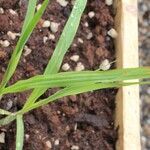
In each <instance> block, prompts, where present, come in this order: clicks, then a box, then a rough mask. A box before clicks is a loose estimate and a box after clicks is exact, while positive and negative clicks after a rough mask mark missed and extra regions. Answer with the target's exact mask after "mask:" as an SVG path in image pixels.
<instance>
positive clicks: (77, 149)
mask: <svg viewBox="0 0 150 150" xmlns="http://www.w3.org/2000/svg"><path fill="white" fill-rule="evenodd" d="M71 150H79V146H76V145H73V146H72V147H71Z"/></svg>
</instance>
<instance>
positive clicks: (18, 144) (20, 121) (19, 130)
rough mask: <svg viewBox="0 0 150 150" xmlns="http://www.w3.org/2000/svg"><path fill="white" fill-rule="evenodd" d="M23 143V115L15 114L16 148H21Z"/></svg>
mask: <svg viewBox="0 0 150 150" xmlns="http://www.w3.org/2000/svg"><path fill="white" fill-rule="evenodd" d="M23 143H24V123H23V116H22V115H17V134H16V150H22V149H23Z"/></svg>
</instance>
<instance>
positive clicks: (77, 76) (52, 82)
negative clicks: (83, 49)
mask: <svg viewBox="0 0 150 150" xmlns="http://www.w3.org/2000/svg"><path fill="white" fill-rule="evenodd" d="M146 78H150V68H148V67H147V68H129V69H114V70H109V71H82V72H65V73H57V74H52V75H40V76H36V77H32V78H30V79H28V80H22V81H18V82H17V83H16V84H14V85H12V86H10V87H7V88H5V89H4V90H3V91H2V94H7V93H15V92H21V91H25V90H29V89H33V88H36V87H41V88H53V87H67V86H71V85H72V86H74V85H80V84H87V83H88V84H90V83H99V82H119V81H125V80H132V79H146Z"/></svg>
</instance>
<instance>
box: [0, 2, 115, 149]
mask: <svg viewBox="0 0 150 150" xmlns="http://www.w3.org/2000/svg"><path fill="white" fill-rule="evenodd" d="M6 1H7V2H6ZM41 2H42V1H40V3H41ZM26 3H27V1H26V0H21V1H19V0H13V1H12V0H5V1H4V0H0V7H2V8H3V9H4V11H5V12H4V14H0V20H1V22H0V40H8V35H7V32H8V31H11V32H12V33H20V32H21V27H22V24H23V19H24V16H25V12H26V6H27V5H26ZM9 9H12V10H14V11H16V12H17V14H18V15H12V14H10V13H9ZM71 9H72V4H71V1H68V4H67V6H66V7H62V6H61V5H60V4H59V3H57V2H56V1H55V0H52V1H51V3H50V4H49V6H48V8H47V10H46V12H45V13H44V16H43V17H42V19H41V20H40V22H39V24H38V25H37V27H36V29H35V30H34V32H33V34H32V36H31V38H30V39H29V41H28V43H27V44H26V46H27V47H28V48H29V49H31V50H32V52H31V53H29V54H28V55H27V56H24V55H22V57H21V60H20V63H19V65H18V67H17V70H16V72H15V74H14V76H13V78H12V79H11V81H10V82H9V85H10V84H13V83H15V82H16V81H18V80H21V79H27V78H29V77H32V76H35V75H37V74H42V73H43V72H44V69H45V67H46V65H47V63H48V60H49V58H50V57H51V55H52V53H53V51H54V48H55V46H56V43H57V41H58V39H59V37H60V34H61V32H62V30H63V27H64V25H65V23H66V20H67V18H68V17H69V14H70V12H71ZM92 11H93V12H94V17H93V18H89V17H88V13H89V12H92ZM113 17H114V15H113V12H112V8H111V7H108V6H107V5H106V4H105V2H104V0H89V1H88V5H87V8H86V10H85V12H84V15H83V17H82V20H81V23H80V27H79V30H78V32H77V35H76V38H75V39H74V42H73V44H72V46H71V47H70V49H69V52H67V54H66V56H65V59H64V62H63V64H65V63H68V64H69V66H70V70H73V69H75V68H76V67H77V65H78V63H80V65H82V69H80V70H83V68H84V69H85V68H86V70H96V69H98V67H99V64H100V62H102V61H103V60H105V59H108V60H109V61H110V62H111V61H113V60H114V59H115V51H114V44H113V39H112V38H110V37H109V36H108V35H107V32H108V31H109V30H110V29H111V28H113V25H114V20H113ZM44 20H49V21H50V22H54V23H57V24H55V25H54V26H53V27H54V30H53V32H54V34H52V31H51V30H50V28H42V23H43V21H44ZM58 24H59V26H58ZM88 33H92V34H93V36H92V38H90V39H89V38H88V39H87V35H88ZM43 37H48V38H49V40H47V41H46V42H45V43H44V42H43ZM17 39H18V38H17V37H16V39H14V40H11V41H10V46H9V47H1V46H0V80H1V78H2V76H3V74H4V72H5V70H6V67H7V64H8V61H9V60H10V56H11V54H12V51H13V49H14V48H15V46H16V43H17ZM78 39H81V40H80V42H79V41H78ZM75 54H77V55H79V58H80V62H78V61H79V60H78V58H75V59H74V58H73V60H71V59H70V58H71V57H72V56H73V55H75ZM57 90H58V89H54V90H48V91H47V92H46V93H45V94H44V95H42V96H41V98H46V97H47V96H50V95H51V94H52V93H54V92H56V91H57ZM30 92H31V91H27V92H24V93H18V94H16V93H15V94H10V95H5V96H4V97H3V98H2V100H1V102H0V106H1V108H6V107H7V106H6V104H7V103H6V101H7V102H8V101H9V100H11V101H13V104H12V106H11V107H10V111H12V112H14V111H17V110H20V109H21V108H22V106H23V104H24V103H25V101H26V99H27V98H28V97H29V94H30ZM116 92H117V90H114V89H107V90H98V91H95V92H92V91H91V92H88V93H84V94H81V95H76V96H75V95H74V96H69V97H65V98H61V99H60V100H59V101H57V102H55V103H51V104H49V105H46V106H43V107H41V108H39V109H37V110H34V111H32V112H29V113H28V114H26V115H25V116H24V124H25V134H26V135H29V139H28V140H25V143H24V144H25V145H24V150H48V149H52V150H70V149H71V147H73V146H77V147H79V149H80V150H109V149H111V150H113V149H115V148H114V147H115V143H116V138H117V131H116V130H115V128H114V111H115V95H116ZM58 112H59V113H58ZM4 129H5V130H6V133H5V135H6V136H5V142H6V143H5V144H1V145H0V149H2V150H14V149H15V133H16V127H15V122H14V123H12V124H10V125H8V126H6V127H5V128H4ZM57 139H59V145H58V146H55V145H54V143H55V141H56V140H57ZM46 141H50V143H46ZM51 146H52V148H50V147H51ZM77 147H75V148H76V149H77Z"/></svg>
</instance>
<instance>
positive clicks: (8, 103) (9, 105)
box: [6, 100, 13, 110]
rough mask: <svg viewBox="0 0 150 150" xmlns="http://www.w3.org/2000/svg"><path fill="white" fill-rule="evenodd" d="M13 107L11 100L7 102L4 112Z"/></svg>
mask: <svg viewBox="0 0 150 150" xmlns="http://www.w3.org/2000/svg"><path fill="white" fill-rule="evenodd" d="M12 106H13V101H12V100H9V101H8V102H7V103H6V110H10V109H11V108H12Z"/></svg>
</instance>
